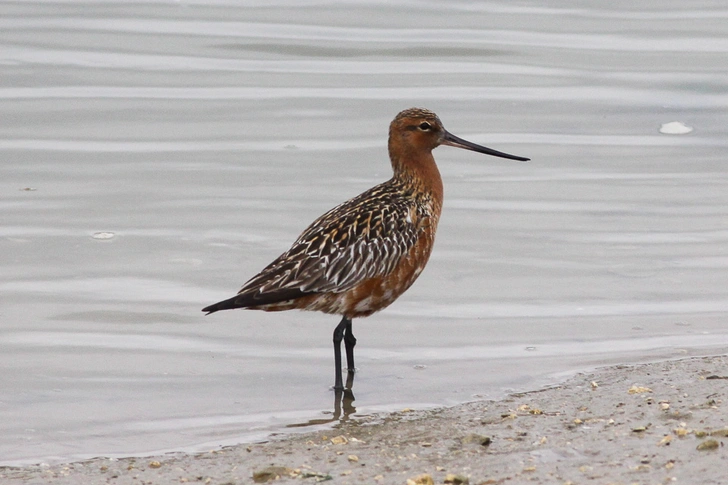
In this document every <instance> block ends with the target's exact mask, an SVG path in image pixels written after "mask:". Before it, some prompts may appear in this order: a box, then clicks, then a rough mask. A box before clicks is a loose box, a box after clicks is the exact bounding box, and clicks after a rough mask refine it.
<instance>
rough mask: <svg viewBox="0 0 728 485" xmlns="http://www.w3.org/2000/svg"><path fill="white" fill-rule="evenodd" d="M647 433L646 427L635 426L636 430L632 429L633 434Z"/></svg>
mask: <svg viewBox="0 0 728 485" xmlns="http://www.w3.org/2000/svg"><path fill="white" fill-rule="evenodd" d="M645 431H647V426H637V427H636V428H632V432H633V433H644V432H645Z"/></svg>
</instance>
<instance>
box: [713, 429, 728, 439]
mask: <svg viewBox="0 0 728 485" xmlns="http://www.w3.org/2000/svg"><path fill="white" fill-rule="evenodd" d="M710 436H719V437H721V438H728V428H721V429H716V430H713V431H711V432H710Z"/></svg>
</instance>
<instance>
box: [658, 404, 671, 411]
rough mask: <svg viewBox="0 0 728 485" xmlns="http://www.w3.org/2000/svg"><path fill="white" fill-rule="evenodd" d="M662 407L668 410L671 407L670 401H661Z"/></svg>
mask: <svg viewBox="0 0 728 485" xmlns="http://www.w3.org/2000/svg"><path fill="white" fill-rule="evenodd" d="M660 409H662V410H663V411H667V410H668V409H670V403H668V402H661V403H660Z"/></svg>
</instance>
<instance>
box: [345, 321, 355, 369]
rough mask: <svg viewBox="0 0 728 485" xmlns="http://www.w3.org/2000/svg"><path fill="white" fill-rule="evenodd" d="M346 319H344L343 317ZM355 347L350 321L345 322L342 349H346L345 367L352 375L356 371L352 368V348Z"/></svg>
mask: <svg viewBox="0 0 728 485" xmlns="http://www.w3.org/2000/svg"><path fill="white" fill-rule="evenodd" d="M344 318H346V317H344ZM355 345H356V337H354V334H353V333H352V331H351V320H349V319H347V320H346V332H345V333H344V347H346V365H347V367H348V369H349V373H350V374H353V373H354V371H355V370H356V367H355V366H354V346H355Z"/></svg>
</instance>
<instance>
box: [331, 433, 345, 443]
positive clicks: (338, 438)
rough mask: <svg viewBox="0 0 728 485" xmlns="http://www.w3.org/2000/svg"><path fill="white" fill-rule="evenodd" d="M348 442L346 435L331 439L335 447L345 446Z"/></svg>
mask: <svg viewBox="0 0 728 485" xmlns="http://www.w3.org/2000/svg"><path fill="white" fill-rule="evenodd" d="M348 442H349V440H348V439H346V436H344V435H339V436H334V437H333V438H331V443H332V444H334V445H345V444H347V443H348Z"/></svg>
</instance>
